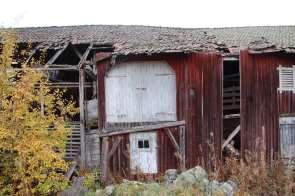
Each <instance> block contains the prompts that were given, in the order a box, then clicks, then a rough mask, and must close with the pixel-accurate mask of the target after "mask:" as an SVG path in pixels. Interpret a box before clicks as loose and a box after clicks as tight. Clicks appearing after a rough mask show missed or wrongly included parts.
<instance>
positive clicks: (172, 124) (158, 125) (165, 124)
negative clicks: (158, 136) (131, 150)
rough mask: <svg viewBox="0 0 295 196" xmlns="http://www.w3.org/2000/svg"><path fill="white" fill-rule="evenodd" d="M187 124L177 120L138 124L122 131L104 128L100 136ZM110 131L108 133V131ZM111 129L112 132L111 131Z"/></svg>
mask: <svg viewBox="0 0 295 196" xmlns="http://www.w3.org/2000/svg"><path fill="white" fill-rule="evenodd" d="M182 125H185V121H184V120H183V121H175V122H166V123H161V124H155V125H145V126H138V127H133V128H131V129H128V130H120V131H111V130H107V129H104V130H103V132H104V133H102V134H100V135H99V136H100V137H108V136H113V135H121V134H127V133H136V132H147V131H152V130H155V129H162V128H169V127H178V126H182ZM107 131H109V132H108V133H106V132H107ZM110 131H111V132H110Z"/></svg>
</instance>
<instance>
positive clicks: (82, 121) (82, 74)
mask: <svg viewBox="0 0 295 196" xmlns="http://www.w3.org/2000/svg"><path fill="white" fill-rule="evenodd" d="M84 85H85V72H84V69H79V108H80V139H81V146H80V149H81V166H82V168H85V167H86V150H85V149H86V146H85V106H84V95H85V92H84Z"/></svg>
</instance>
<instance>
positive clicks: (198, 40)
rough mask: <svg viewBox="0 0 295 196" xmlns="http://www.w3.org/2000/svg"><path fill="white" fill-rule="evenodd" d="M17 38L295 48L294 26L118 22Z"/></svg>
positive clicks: (165, 48)
mask: <svg viewBox="0 0 295 196" xmlns="http://www.w3.org/2000/svg"><path fill="white" fill-rule="evenodd" d="M14 30H15V31H16V32H17V36H18V42H33V43H40V45H39V46H38V47H39V48H43V49H55V50H57V49H60V48H62V47H63V46H64V45H65V44H67V43H69V42H70V43H72V44H73V45H76V44H87V43H88V44H89V43H94V44H97V45H103V44H105V45H113V46H114V54H115V55H129V54H152V53H171V52H192V51H219V52H221V53H222V54H224V55H237V54H238V53H239V50H240V49H244V48H248V49H250V50H251V51H253V52H263V51H269V52H276V51H284V52H295V26H275V27H274V26H266V27H233V28H199V29H185V28H168V27H150V26H122V25H119V26H118V25H117V26H116V25H82V26H61V27H32V28H16V29H14Z"/></svg>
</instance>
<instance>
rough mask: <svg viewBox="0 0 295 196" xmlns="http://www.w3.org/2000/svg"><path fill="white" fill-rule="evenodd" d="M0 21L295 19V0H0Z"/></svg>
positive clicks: (259, 22) (189, 23) (194, 23)
mask: <svg viewBox="0 0 295 196" xmlns="http://www.w3.org/2000/svg"><path fill="white" fill-rule="evenodd" d="M0 6H1V10H0V27H31V26H64V25H66V26H67V25H87V24H112V25H113V24H120V25H148V26H166V27H186V28H200V27H231V26H266V25H295V11H294V10H295V0H243V1H241V0H178V1H174V0H0Z"/></svg>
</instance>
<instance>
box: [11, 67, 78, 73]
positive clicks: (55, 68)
mask: <svg viewBox="0 0 295 196" xmlns="http://www.w3.org/2000/svg"><path fill="white" fill-rule="evenodd" d="M29 70H34V71H63V70H65V71H67V70H77V71H78V68H77V67H76V66H72V65H71V66H68V65H64V66H63V65H57V66H54V67H53V66H48V67H38V68H12V69H7V72H13V71H29Z"/></svg>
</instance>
